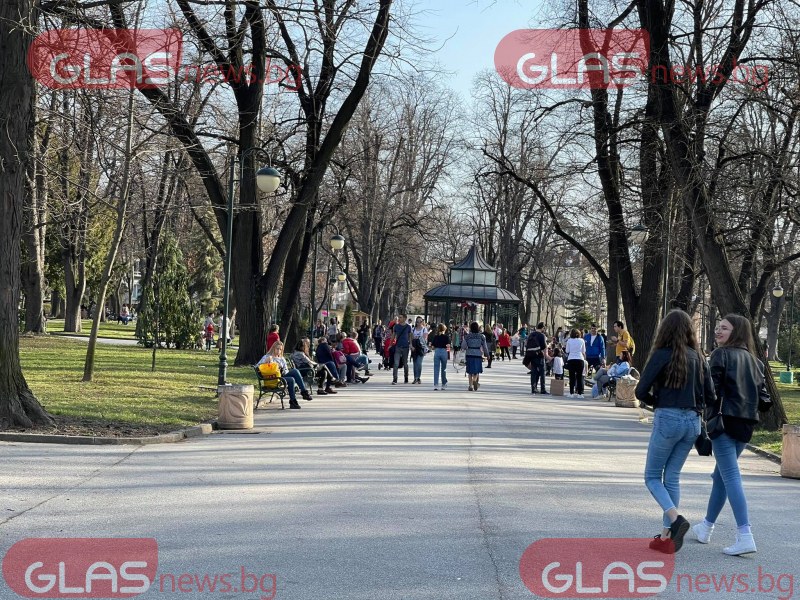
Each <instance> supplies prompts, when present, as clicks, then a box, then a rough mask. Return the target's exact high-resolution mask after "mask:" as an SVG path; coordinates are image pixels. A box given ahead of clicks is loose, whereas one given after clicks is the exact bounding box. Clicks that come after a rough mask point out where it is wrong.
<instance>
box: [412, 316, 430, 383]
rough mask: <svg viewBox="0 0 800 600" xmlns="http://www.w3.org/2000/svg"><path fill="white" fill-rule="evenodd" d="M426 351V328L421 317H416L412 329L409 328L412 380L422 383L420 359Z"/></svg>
mask: <svg viewBox="0 0 800 600" xmlns="http://www.w3.org/2000/svg"><path fill="white" fill-rule="evenodd" d="M427 351H428V328H427V327H425V321H423V320H422V317H417V319H416V322H415V324H414V329H412V330H411V358H412V359H413V360H414V381H412V382H411V383H412V384H413V383H418V384H421V383H422V360H423V359H424V358H425V353H426V352H427Z"/></svg>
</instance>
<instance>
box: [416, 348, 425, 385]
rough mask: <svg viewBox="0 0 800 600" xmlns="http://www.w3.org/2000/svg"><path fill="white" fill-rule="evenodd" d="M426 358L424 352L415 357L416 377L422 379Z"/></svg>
mask: <svg viewBox="0 0 800 600" xmlns="http://www.w3.org/2000/svg"><path fill="white" fill-rule="evenodd" d="M424 358H425V355H424V354H420V355H418V356H415V357H414V379H420V378H421V377H422V359H424Z"/></svg>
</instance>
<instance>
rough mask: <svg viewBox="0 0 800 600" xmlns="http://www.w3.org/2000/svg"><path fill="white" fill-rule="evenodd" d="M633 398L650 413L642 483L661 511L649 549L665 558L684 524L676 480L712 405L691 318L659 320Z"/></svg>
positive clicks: (675, 313)
mask: <svg viewBox="0 0 800 600" xmlns="http://www.w3.org/2000/svg"><path fill="white" fill-rule="evenodd" d="M636 397H637V398H638V399H639V400H641V401H642V402H645V403H647V404H651V405H652V406H653V408H654V414H655V416H654V417H653V431H652V433H651V434H650V443H649V445H648V447H647V461H646V463H645V468H644V480H645V484H646V485H647V489H648V490H650V493H651V494H652V495H653V498H655V500H656V502H658V504H659V506H660V507H661V510H663V511H664V513H663V517H662V521H663V526H664V529H663V530H662V532H661V533H660V534H659V535H656V536H655V538H653V540H652V541H651V542H650V548H652V549H653V550H659V551H660V552H664V553H666V554H672V553H673V552H677V551H678V550H680V549H681V546H682V545H683V537H684V536H685V535H686V532H687V531H688V530H689V522H688V521H687V520H686V519H685V518H684V517H683V516H682V515H680V514H678V506H679V505H680V495H681V494H680V475H681V469H682V468H683V464H684V463H685V462H686V457H687V456H689V451H690V450H691V449H692V445H693V444H694V442H695V440H696V439H697V436H698V435H700V414H701V412H702V411H703V409H704V408H705V406H706V405H707V404H710V403H713V402H714V386H713V383H712V381H711V375H710V373H709V369H708V368H707V367H706V365H705V361H704V360H703V357H702V354H701V353H700V348H699V347H698V345H697V337H696V336H695V332H694V325H693V323H692V319H691V317H689V315H688V314H686V313H685V312H683V311H682V310H672V311H670V312H669V313H667V316H666V317H664V319H663V320H662V321H661V323H660V324H659V326H658V332H657V333H656V339H655V341H654V342H653V348H652V350H651V352H650V357H649V358H648V360H647V364H646V365H645V367H644V371H643V372H642V376H641V378H640V379H639V383H638V384H637V385H636Z"/></svg>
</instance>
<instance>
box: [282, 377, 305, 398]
mask: <svg viewBox="0 0 800 600" xmlns="http://www.w3.org/2000/svg"><path fill="white" fill-rule="evenodd" d="M282 377H283V378H284V379H286V389H287V390H288V392H289V401H290V402H297V396H295V393H294V384H295V383H296V384H297V387H299V388H300V391H301V392H305V391H306V385H305V383H303V376H302V375H300V371H298V370H297V369H289V370H288V371H286V373H284V374H283V375H282Z"/></svg>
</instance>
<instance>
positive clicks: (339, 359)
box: [333, 350, 347, 366]
mask: <svg viewBox="0 0 800 600" xmlns="http://www.w3.org/2000/svg"><path fill="white" fill-rule="evenodd" d="M333 360H335V361H336V364H337V365H338V366H341V365H346V364H347V357H346V356H345V355H344V352H342V351H341V350H334V351H333Z"/></svg>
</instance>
